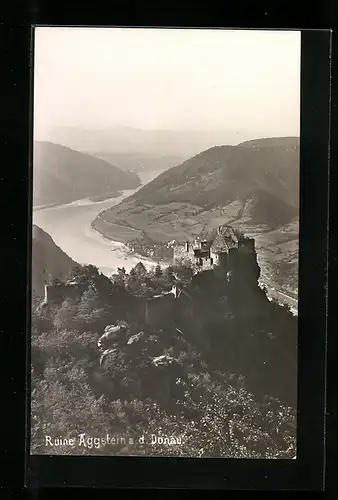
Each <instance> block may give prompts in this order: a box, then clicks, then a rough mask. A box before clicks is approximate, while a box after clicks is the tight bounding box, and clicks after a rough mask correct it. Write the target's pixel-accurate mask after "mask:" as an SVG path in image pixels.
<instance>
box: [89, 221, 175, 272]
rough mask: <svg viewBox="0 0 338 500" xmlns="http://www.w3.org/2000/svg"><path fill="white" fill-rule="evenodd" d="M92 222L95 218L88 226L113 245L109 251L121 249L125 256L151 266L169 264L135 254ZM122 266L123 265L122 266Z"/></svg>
mask: <svg viewBox="0 0 338 500" xmlns="http://www.w3.org/2000/svg"><path fill="white" fill-rule="evenodd" d="M94 222H95V219H94V220H93V221H92V222H91V223H90V227H91V229H92V230H93V231H95V233H97V234H98V235H99V236H100V237H101V238H103V239H104V240H105V241H108V242H109V243H111V244H112V247H114V246H115V248H112V249H111V251H115V250H122V252H123V254H124V256H126V257H130V258H132V259H137V260H139V261H140V262H142V263H146V264H150V265H152V266H157V265H158V264H159V265H160V266H161V267H163V266H168V265H169V264H168V263H166V262H164V261H161V260H153V259H151V257H144V256H143V255H140V254H137V253H135V252H132V251H131V250H130V249H129V248H128V246H127V245H126V244H125V243H123V242H122V241H117V240H113V239H112V238H110V237H109V236H107V235H106V234H104V233H101V231H99V230H98V229H96V227H95V226H94ZM122 267H123V266H122Z"/></svg>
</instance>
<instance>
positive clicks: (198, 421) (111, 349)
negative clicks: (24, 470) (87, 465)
mask: <svg viewBox="0 0 338 500" xmlns="http://www.w3.org/2000/svg"><path fill="white" fill-rule="evenodd" d="M300 37H301V34H300V32H298V31H255V30H210V29H155V28H154V29H145V28H142V29H139V28H65V27H63V28H60V27H37V28H35V34H34V38H35V42H34V88H33V94H34V133H33V140H34V146H33V169H32V175H33V196H32V204H33V207H32V224H33V228H32V312H31V314H32V318H31V340H30V342H31V409H30V453H31V454H33V455H105V456H150V457H199V458H209V457H210V458H239V459H241V458H252V459H254V458H257V459H271V458H274V459H295V458H296V456H297V449H296V438H297V419H296V411H297V330H298V307H297V305H298V246H299V245H298V240H299V152H300V149H299V136H300Z"/></svg>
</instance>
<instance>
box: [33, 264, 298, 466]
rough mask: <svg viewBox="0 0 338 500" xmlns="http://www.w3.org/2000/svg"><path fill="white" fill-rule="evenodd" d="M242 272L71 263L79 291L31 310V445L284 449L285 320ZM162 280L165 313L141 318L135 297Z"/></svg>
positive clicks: (291, 440)
mask: <svg viewBox="0 0 338 500" xmlns="http://www.w3.org/2000/svg"><path fill="white" fill-rule="evenodd" d="M247 278H248V274H246V286H243V283H241V282H238V280H239V279H240V278H239V277H238V278H237V281H236V283H228V282H226V281H225V280H224V279H220V278H217V277H215V276H214V274H212V273H208V272H204V273H200V274H199V275H195V274H194V270H193V269H192V267H190V266H189V265H188V264H184V265H183V264H182V263H177V264H175V265H173V266H169V267H166V268H165V269H162V268H161V267H160V266H159V265H158V266H156V267H154V268H153V269H152V270H146V269H145V267H144V266H143V264H142V263H139V264H137V265H136V266H135V267H134V268H133V269H132V270H131V271H130V272H129V273H128V272H126V270H125V269H119V271H118V272H117V273H116V274H114V275H112V276H111V277H110V278H107V277H106V276H104V275H102V274H100V273H99V272H98V270H97V268H95V267H94V266H84V267H82V266H78V267H74V268H73V269H72V270H71V271H70V274H69V276H68V277H67V278H66V280H65V281H72V283H74V282H76V283H78V284H80V285H81V293H79V294H78V295H77V296H76V297H73V298H72V299H66V300H64V301H63V302H62V303H61V304H53V303H49V304H47V305H45V306H44V307H38V308H36V309H34V310H33V312H32V342H31V360H32V362H31V368H32V398H31V452H32V453H34V454H36V453H38V454H81V455H83V454H84V455H85V454H98V455H112V454H117V455H153V456H192V457H238V458H294V457H295V454H296V409H295V408H296V358H297V320H296V318H294V317H293V316H292V314H291V313H290V311H289V310H288V309H287V308H286V307H281V306H279V305H278V304H277V303H275V302H269V301H268V300H267V298H266V295H265V293H264V291H262V290H261V289H260V288H259V287H258V285H257V283H256V277H255V278H254V279H253V280H251V281H250V280H249V279H247ZM173 285H176V286H177V287H179V288H180V289H181V290H183V293H182V294H181V295H180V296H179V297H178V298H176V299H175V309H174V313H173V314H172V316H171V317H170V319H168V317H166V316H165V315H164V316H163V319H162V321H160V324H157V325H156V327H153V326H149V325H148V324H147V323H146V322H145V321H144V320H143V318H142V316H140V315H138V314H136V312H135V311H137V308H135V307H134V306H135V303H137V301H140V300H146V299H147V298H151V297H153V296H154V295H156V294H161V293H162V294H163V292H169V291H170V290H171V289H172V287H173ZM109 325H115V326H116V325H117V326H119V328H118V329H116V331H117V333H116V334H115V335H113V336H112V337H111V338H110V344H109V349H106V350H105V351H104V352H102V351H100V349H99V348H98V340H99V338H100V337H102V335H103V334H104V332H105V331H106V330H107V326H109ZM106 347H107V346H106ZM107 435H109V436H110V437H113V441H111V440H109V439H108V440H107ZM46 436H48V437H49V438H50V440H49V441H48V442H47V441H46ZM79 436H82V440H80V441H79ZM72 438H73V439H74V440H75V442H76V443H77V445H75V446H70V445H69V442H68V443H66V444H65V443H63V444H62V443H61V441H58V440H59V439H61V440H64V439H68V440H70V439H72ZM165 438H166V439H165ZM76 440H77V441H76Z"/></svg>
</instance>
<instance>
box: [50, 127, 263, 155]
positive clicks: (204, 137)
mask: <svg viewBox="0 0 338 500" xmlns="http://www.w3.org/2000/svg"><path fill="white" fill-rule="evenodd" d="M253 135H254V134H252V132H251V131H249V130H234V129H231V128H229V129H228V130H224V131H219V130H215V131H208V130H145V129H140V128H135V127H107V128H105V129H101V130H98V129H92V130H88V129H80V128H77V127H55V128H54V129H53V130H52V131H50V133H49V135H48V139H47V140H52V142H56V143H58V144H62V145H64V146H66V147H70V148H72V149H75V150H77V151H83V152H86V151H92V152H93V153H92V154H94V152H96V154H98V155H100V154H107V153H124V154H125V153H128V154H130V153H139V154H147V155H148V154H151V155H154V154H155V155H165V156H179V157H181V158H189V157H191V156H193V155H195V154H196V153H199V152H200V151H203V150H206V149H208V148H210V147H212V146H215V145H219V144H238V143H239V142H241V141H243V140H246V139H249V138H251V137H253ZM44 140H46V138H44Z"/></svg>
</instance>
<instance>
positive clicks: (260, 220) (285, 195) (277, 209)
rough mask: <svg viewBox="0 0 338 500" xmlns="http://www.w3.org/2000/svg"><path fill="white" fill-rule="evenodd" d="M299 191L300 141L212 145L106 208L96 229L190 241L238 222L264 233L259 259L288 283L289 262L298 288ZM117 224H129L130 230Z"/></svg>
mask: <svg viewBox="0 0 338 500" xmlns="http://www.w3.org/2000/svg"><path fill="white" fill-rule="evenodd" d="M298 193H299V139H298V138H296V137H282V138H265V139H257V140H254V141H249V142H245V143H242V144H239V145H238V146H219V147H213V148H211V149H208V150H206V151H203V152H202V153H200V154H198V155H196V156H194V157H193V158H190V159H188V160H186V161H185V162H183V163H182V164H181V165H178V166H176V167H173V168H170V169H169V170H166V171H165V172H163V173H162V174H161V175H159V176H158V177H156V178H155V179H154V180H153V181H152V182H150V183H149V184H147V185H145V186H144V187H142V188H141V189H140V190H139V191H137V192H136V193H134V194H133V195H132V196H131V197H129V198H127V199H125V200H124V201H123V202H122V203H120V204H119V205H116V206H114V207H112V208H111V209H109V210H107V211H105V212H103V213H102V214H100V215H99V216H98V218H97V219H96V220H95V222H94V227H95V228H96V229H97V230H99V231H101V232H102V233H104V234H105V235H106V236H108V237H110V238H112V239H120V240H122V241H123V240H124V241H125V240H126V239H128V238H129V239H135V236H137V238H138V239H140V237H142V238H143V239H149V240H151V241H154V242H157V243H160V242H164V241H168V240H173V239H175V240H187V239H191V238H193V237H194V236H196V235H198V234H200V233H201V232H203V231H205V230H213V229H214V228H216V227H218V226H219V225H221V224H225V223H226V224H231V225H232V226H234V227H239V228H240V229H242V230H243V231H244V232H245V233H246V234H248V235H255V236H256V235H259V237H258V238H257V250H258V254H259V259H260V263H263V262H264V264H266V265H264V266H263V268H264V269H269V274H271V275H272V276H274V275H276V276H278V275H279V278H280V280H281V282H282V281H283V273H282V275H280V273H279V270H280V262H279V261H281V262H282V261H283V263H284V264H286V267H288V265H289V264H290V266H291V270H289V271H288V272H289V274H290V283H291V282H292V286H291V288H292V289H295V288H296V287H297V284H296V282H297V252H298V209H299V202H298V197H299V194H298ZM112 223H113V224H115V225H114V226H112ZM116 224H118V225H120V226H123V232H122V231H119V230H118V227H117V226H116ZM135 229H137V230H139V231H141V233H137V232H136V231H135ZM128 231H129V232H128ZM276 262H277V264H276ZM284 264H283V265H284ZM284 267H285V266H284Z"/></svg>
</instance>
